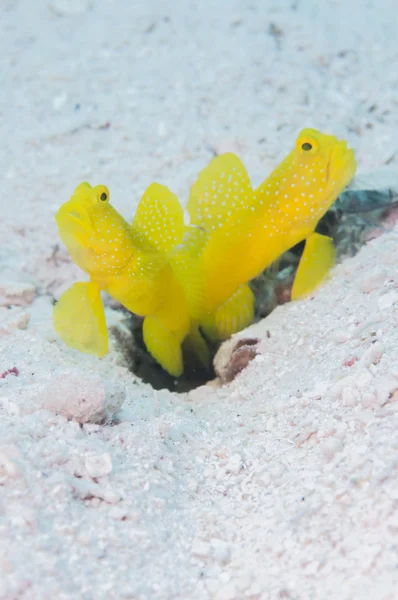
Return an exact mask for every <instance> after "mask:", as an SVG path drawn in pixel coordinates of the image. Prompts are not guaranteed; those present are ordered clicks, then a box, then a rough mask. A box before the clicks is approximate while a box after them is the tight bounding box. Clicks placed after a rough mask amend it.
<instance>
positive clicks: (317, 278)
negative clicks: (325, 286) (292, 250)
mask: <svg viewBox="0 0 398 600" xmlns="http://www.w3.org/2000/svg"><path fill="white" fill-rule="evenodd" d="M335 260H336V249H335V247H334V244H333V241H332V239H331V238H330V237H327V236H326V235H320V234H319V233H313V234H312V235H310V237H308V238H307V241H306V242H305V248H304V252H303V254H302V256H301V260H300V264H299V266H298V269H297V272H296V276H295V279H294V283H293V288H292V296H291V297H292V300H297V299H299V298H303V297H304V296H306V295H307V294H309V293H311V292H312V291H313V290H314V289H315V288H316V287H317V286H318V285H319V284H320V283H321V282H322V281H323V280H324V279H325V277H326V276H327V274H328V273H329V271H330V269H331V268H332V267H333V266H334V264H335Z"/></svg>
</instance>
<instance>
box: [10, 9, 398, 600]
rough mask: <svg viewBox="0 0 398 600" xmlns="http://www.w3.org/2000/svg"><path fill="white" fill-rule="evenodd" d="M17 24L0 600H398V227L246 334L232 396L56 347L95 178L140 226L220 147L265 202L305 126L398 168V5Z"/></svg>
mask: <svg viewBox="0 0 398 600" xmlns="http://www.w3.org/2000/svg"><path fill="white" fill-rule="evenodd" d="M33 7H34V8H33ZM0 10H1V27H2V35H1V36H0V46H1V64H2V67H1V73H2V75H1V79H2V89H3V93H2V94H1V96H0V114H1V122H0V127H1V155H0V168H1V173H2V176H3V177H2V195H1V196H2V199H1V202H2V205H1V208H2V219H1V225H0V234H1V235H0V269H1V271H0V303H1V305H2V307H3V308H1V309H0V318H1V323H0V374H1V373H3V372H5V371H7V370H8V369H13V368H14V367H16V368H17V370H18V373H19V374H18V375H16V373H15V372H11V373H8V374H5V375H4V378H2V379H0V412H1V418H0V500H1V504H0V507H1V508H0V510H1V512H0V540H1V544H0V546H1V549H0V598H1V599H7V600H11V599H14V598H18V599H19V598H24V599H47V598H51V599H52V598H57V599H65V600H66V599H68V600H69V599H72V598H85V599H91V598H93V599H94V598H95V599H102V598H111V599H112V598H128V599H133V598H134V599H137V600H138V599H140V600H142V599H151V600H152V599H154V600H156V599H159V600H160V599H161V600H165V599H176V600H177V599H181V600H182V599H184V600H187V599H189V600H196V599H204V600H207V599H215V600H238V599H241V598H242V599H243V598H251V599H261V600H266V599H274V598H275V599H278V598H281V599H282V598H286V599H291V600H293V599H296V600H298V599H300V600H301V599H305V600H307V599H309V598H314V599H324V598H339V600H344V599H347V600H348V599H350V600H352V599H357V598H361V599H364V598H369V599H373V598H374V599H377V600H387V599H393V598H396V596H397V593H396V588H397V585H398V581H397V579H398V575H397V564H398V551H397V545H396V535H397V530H398V512H397V499H398V492H397V486H396V478H397V471H396V469H397V458H396V456H397V447H398V437H397V431H398V427H397V421H398V413H397V410H396V407H397V406H398V404H397V400H398V362H397V356H398V351H397V348H398V333H397V332H398V328H397V314H398V312H397V308H398V291H397V290H398V266H397V256H398V252H397V249H398V232H397V230H395V231H392V232H391V233H389V234H386V235H384V236H382V237H379V238H378V239H376V240H374V241H373V242H371V244H369V245H368V246H367V247H366V248H364V249H363V250H362V251H361V253H360V254H359V255H358V256H357V257H355V258H353V259H350V260H348V261H346V262H345V263H344V264H343V265H341V266H339V267H338V268H337V269H336V271H335V274H334V277H333V279H332V280H331V281H330V282H329V283H328V284H326V285H325V286H324V287H323V288H322V289H321V290H320V291H319V293H318V294H316V296H315V297H314V298H311V299H308V300H307V301H305V302H302V303H296V304H290V305H285V306H283V307H280V308H279V309H278V310H277V311H275V312H274V313H273V314H272V315H271V316H270V317H269V318H268V319H266V320H265V321H263V322H262V323H260V324H258V325H256V326H253V327H252V328H251V329H250V330H248V331H246V332H244V334H241V336H244V337H246V338H247V337H255V338H260V340H261V341H260V343H259V345H258V352H259V354H258V356H257V357H256V358H255V359H254V360H253V361H252V362H251V363H250V364H249V366H248V367H247V369H246V370H245V371H244V372H243V373H242V374H241V375H240V376H239V377H238V378H237V379H236V380H235V381H234V382H233V383H232V384H230V385H226V386H223V387H214V386H206V387H202V388H199V389H197V390H195V391H193V392H191V393H189V394H188V395H180V396H179V395H177V394H172V393H170V392H166V391H161V392H154V391H153V390H152V389H151V388H150V386H147V385H143V384H141V383H140V382H139V381H138V380H137V379H136V378H135V377H134V375H132V374H131V373H130V372H129V371H128V370H127V369H126V368H125V367H124V366H123V364H124V363H123V359H122V357H121V356H120V355H119V354H118V352H117V350H116V344H115V342H113V350H112V352H111V353H110V355H109V356H107V357H106V358H105V359H104V360H102V361H97V360H95V359H92V358H91V357H85V356H80V355H77V354H75V353H74V352H72V351H69V350H68V349H66V348H65V347H63V346H62V344H61V343H59V341H58V340H56V338H55V336H54V334H53V332H52V330H51V308H52V299H53V297H57V296H58V295H59V294H60V292H61V290H62V289H64V288H65V287H66V286H68V285H69V284H70V282H71V281H72V280H73V279H76V278H78V277H80V275H79V272H78V269H77V268H75V267H74V266H73V265H71V264H70V262H69V261H68V257H67V255H66V253H65V251H64V250H62V249H61V250H57V249H56V248H55V245H56V244H57V243H58V238H57V232H56V228H55V222H54V219H53V215H54V212H55V210H56V208H57V207H58V206H59V204H60V203H61V202H62V201H64V200H65V199H66V198H67V197H68V196H69V195H70V193H71V191H72V190H73V189H74V187H75V186H76V185H77V184H78V183H79V182H80V181H81V180H84V179H87V180H89V181H90V182H91V183H93V184H94V183H99V182H102V183H106V184H107V185H108V186H109V187H110V189H111V192H112V194H113V201H114V204H115V205H116V207H117V208H118V209H119V210H121V212H123V214H125V215H126V216H131V215H132V214H133V212H134V207H135V206H136V204H137V201H138V199H139V196H140V194H141V193H142V192H143V190H144V189H145V186H146V185H147V184H149V183H151V182H152V181H153V180H155V179H156V180H158V181H161V182H162V183H165V184H167V185H169V186H170V187H171V188H172V189H173V190H174V191H175V192H177V193H178V194H179V195H180V197H181V198H182V199H186V197H187V193H188V189H189V184H190V183H191V182H192V181H193V178H194V176H195V174H196V173H197V171H198V170H199V169H200V168H201V167H203V166H204V165H205V164H206V162H207V161H208V160H209V159H210V158H211V156H212V154H213V152H214V151H217V152H220V151H225V150H234V151H237V152H238V153H239V154H240V155H241V157H242V158H243V161H244V162H245V164H246V165H247V167H248V169H249V172H250V173H251V175H252V176H253V179H254V181H255V182H257V181H259V180H260V179H261V177H263V176H264V173H266V172H268V171H269V170H270V169H271V168H272V166H274V165H275V164H277V161H278V160H279V159H280V158H281V157H282V156H283V155H284V154H285V152H286V150H287V149H288V148H289V147H290V145H291V144H292V140H293V138H294V136H295V135H296V133H297V131H298V130H299V129H300V128H301V127H304V126H315V127H318V128H320V129H325V128H326V129H328V130H331V131H333V132H334V133H336V134H338V135H343V136H344V137H346V138H348V139H349V140H350V142H351V143H352V144H353V145H354V147H355V148H356V150H357V156H358V160H359V164H360V167H361V168H362V169H363V170H365V171H366V170H368V169H370V168H373V167H378V166H380V165H383V164H384V163H386V162H389V163H390V165H393V164H394V163H395V164H396V163H397V161H398V159H397V155H396V154H395V153H396V152H397V124H398V117H397V99H396V98H397V89H398V74H397V71H396V69H394V68H392V67H391V65H392V64H393V61H394V60H395V61H396V56H397V44H396V42H394V41H393V40H394V39H395V35H396V26H397V16H396V15H397V9H396V2H394V1H393V0H391V1H388V0H385V1H384V2H382V3H380V2H379V3H377V2H372V1H369V2H366V3H364V2H362V1H359V0H358V1H354V0H353V1H351V2H339V1H338V0H334V1H330V2H328V3H318V2H314V3H312V2H304V1H300V0H297V1H294V0H291V1H290V2H281V3H277V2H275V3H271V2H265V1H262V2H260V1H258V2H255V1H253V2H248V3H243V2H238V1H236V2H232V1H231V2H227V1H226V0H222V1H220V2H217V3H213V2H208V1H207V2H206V1H205V2H202V3H197V4H193V3H188V2H182V1H179V2H174V3H166V2H162V1H160V0H159V1H157V2H156V1H155V0H151V1H149V2H146V3H139V2H122V1H118V2H111V1H106V0H103V1H102V2H99V1H95V0H93V1H90V0H69V1H68V0H49V1H44V0H40V1H37V2H35V3H34V5H33V3H31V2H29V1H28V0H21V1H17V0H1V2H0ZM10 306H11V308H10ZM107 315H108V318H109V319H110V320H112V321H113V322H114V323H116V324H117V323H118V322H119V321H120V315H119V313H117V312H116V311H113V310H111V309H110V308H108V312H107ZM119 327H122V326H121V325H120V326H119ZM267 331H268V332H269V334H270V337H268V334H267ZM238 337H239V336H238ZM224 352H227V350H225V349H224ZM227 359H228V357H225V356H224V358H223V357H222V356H221V357H220V361H221V362H222V361H223V360H224V361H225V360H227ZM120 407H121V408H120ZM118 409H120V410H118ZM56 413H59V414H56ZM115 414H116V416H114V417H113V420H110V419H112V415H115ZM71 417H72V420H71V419H70V418H71ZM104 418H105V419H108V421H107V424H106V425H101V424H98V423H100V422H101V421H102V420H103V419H104ZM77 421H78V422H79V423H80V424H79V423H78V422H77Z"/></svg>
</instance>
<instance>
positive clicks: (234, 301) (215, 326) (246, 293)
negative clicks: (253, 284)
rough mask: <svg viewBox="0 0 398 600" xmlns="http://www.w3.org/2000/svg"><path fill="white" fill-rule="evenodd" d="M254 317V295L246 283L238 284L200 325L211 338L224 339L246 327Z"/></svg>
mask: <svg viewBox="0 0 398 600" xmlns="http://www.w3.org/2000/svg"><path fill="white" fill-rule="evenodd" d="M253 318H254V296H253V292H252V291H251V289H250V287H249V286H248V285H247V284H244V285H242V286H240V288H239V289H237V290H236V292H235V293H234V294H232V296H231V297H230V298H228V300H227V301H226V302H224V304H222V305H221V306H220V307H219V308H218V309H217V311H216V313H215V314H214V315H212V316H210V317H207V318H206V319H205V320H204V321H203V322H202V323H201V327H202V329H203V331H204V332H205V334H206V335H207V336H208V337H209V338H210V339H212V340H225V339H226V338H228V337H230V336H231V335H232V334H233V333H236V332H237V331H241V330H242V329H244V328H245V327H248V326H249V325H250V324H251V323H252V322H253Z"/></svg>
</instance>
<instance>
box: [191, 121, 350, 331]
mask: <svg viewBox="0 0 398 600" xmlns="http://www.w3.org/2000/svg"><path fill="white" fill-rule="evenodd" d="M355 170H356V162H355V157H354V153H353V151H352V150H351V149H348V148H347V144H346V142H344V141H339V140H337V139H336V138H335V137H334V136H331V135H324V134H322V133H319V132H318V131H316V130H314V129H304V130H303V131H302V132H301V133H300V135H299V136H298V138H297V140H296V144H295V147H294V149H293V150H292V151H291V152H290V153H289V154H288V156H287V157H286V158H285V159H284V160H283V161H282V163H281V164H280V165H279V166H278V167H277V168H276V169H275V170H274V171H273V172H272V173H271V175H270V176H269V177H267V179H266V180H265V181H264V182H263V183H262V184H261V185H260V186H259V187H258V188H257V189H256V190H253V189H252V187H251V184H250V180H249V177H248V175H247V172H246V169H245V167H244V166H243V164H242V163H241V161H240V160H239V158H238V157H237V156H235V155H234V154H224V155H221V156H218V157H216V158H215V159H214V160H213V161H212V162H211V163H210V164H209V165H208V166H207V167H206V168H205V169H204V170H203V171H202V172H201V173H200V175H199V177H198V179H197V181H196V183H195V184H194V185H193V186H192V190H191V196H190V199H189V202H188V206H187V208H188V212H189V214H190V217H191V223H192V224H194V225H198V226H201V227H203V228H204V229H205V230H206V231H207V233H208V235H209V240H208V242H207V243H206V245H205V248H204V250H203V252H202V256H201V261H202V269H203V273H202V277H203V280H204V291H205V298H206V307H205V314H206V316H205V317H204V318H203V319H202V321H201V326H202V328H203V329H204V330H205V331H206V334H207V335H208V336H209V337H210V338H214V339H224V338H226V337H228V336H229V335H231V334H232V333H234V332H236V331H238V330H240V329H242V328H243V327H245V326H247V325H249V324H250V323H251V321H252V319H253V304H254V298H253V294H252V292H251V290H250V288H249V287H248V285H247V282H248V281H250V280H251V279H252V278H254V277H256V276H257V275H259V274H260V273H261V272H262V271H263V270H264V269H265V268H266V267H268V266H269V265H270V264H271V263H273V262H274V261H275V260H276V259H277V258H278V257H279V256H280V255H281V254H282V253H283V252H285V251H286V250H288V249H289V248H292V247H293V246H295V245H296V244H297V243H298V242H300V241H302V240H306V245H305V249H304V253H303V256H302V258H301V261H300V265H299V268H298V271H297V274H296V278H295V281H294V285H293V289H292V298H293V299H296V298H299V297H301V296H304V295H305V294H306V293H308V292H309V291H311V290H312V289H314V287H316V285H317V284H319V283H320V282H321V281H322V279H323V278H324V277H325V275H326V274H327V272H328V271H329V269H330V268H331V266H333V264H334V260H335V250H334V246H333V244H332V241H331V239H330V238H328V237H326V236H322V235H319V234H317V233H314V230H315V227H316V225H317V223H318V221H319V220H320V218H321V217H322V216H323V215H324V214H325V212H326V211H327V210H328V209H329V207H330V206H331V205H332V204H333V202H334V201H335V200H336V198H337V196H338V195H339V193H340V192H341V191H342V190H343V189H344V187H345V186H346V185H347V184H348V182H349V181H350V179H351V178H352V177H353V175H354V173H355Z"/></svg>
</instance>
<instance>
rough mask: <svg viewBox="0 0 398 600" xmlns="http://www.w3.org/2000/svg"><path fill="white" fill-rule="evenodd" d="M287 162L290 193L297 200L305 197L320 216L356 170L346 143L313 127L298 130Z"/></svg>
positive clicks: (352, 154) (352, 152)
mask: <svg viewBox="0 0 398 600" xmlns="http://www.w3.org/2000/svg"><path fill="white" fill-rule="evenodd" d="M291 163H292V164H291V173H292V174H293V176H291V177H289V179H290V180H291V182H292V183H293V186H291V188H293V189H291V193H292V194H293V195H294V194H296V197H297V196H298V197H299V199H301V198H303V199H304V198H305V199H306V202H307V205H311V206H312V208H313V209H314V211H315V212H317V213H318V214H320V216H322V215H323V214H324V213H325V212H326V211H327V210H328V208H329V207H330V206H331V204H332V203H333V202H334V201H335V200H336V198H337V196H338V195H339V194H340V192H341V191H342V190H343V189H344V188H345V187H346V185H347V184H348V183H349V181H350V180H351V179H352V177H353V176H354V174H355V171H356V161H355V155H354V151H353V150H352V149H351V148H349V147H348V145H347V142H346V141H344V140H338V139H337V138H336V137H335V136H333V135H327V134H324V133H320V132H319V131H317V130H315V129H303V130H302V131H301V132H300V134H299V136H298V137H297V140H296V144H295V149H294V150H293V152H292V156H291ZM293 180H294V182H293ZM290 185H291V184H290ZM321 213H322V214H321Z"/></svg>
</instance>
